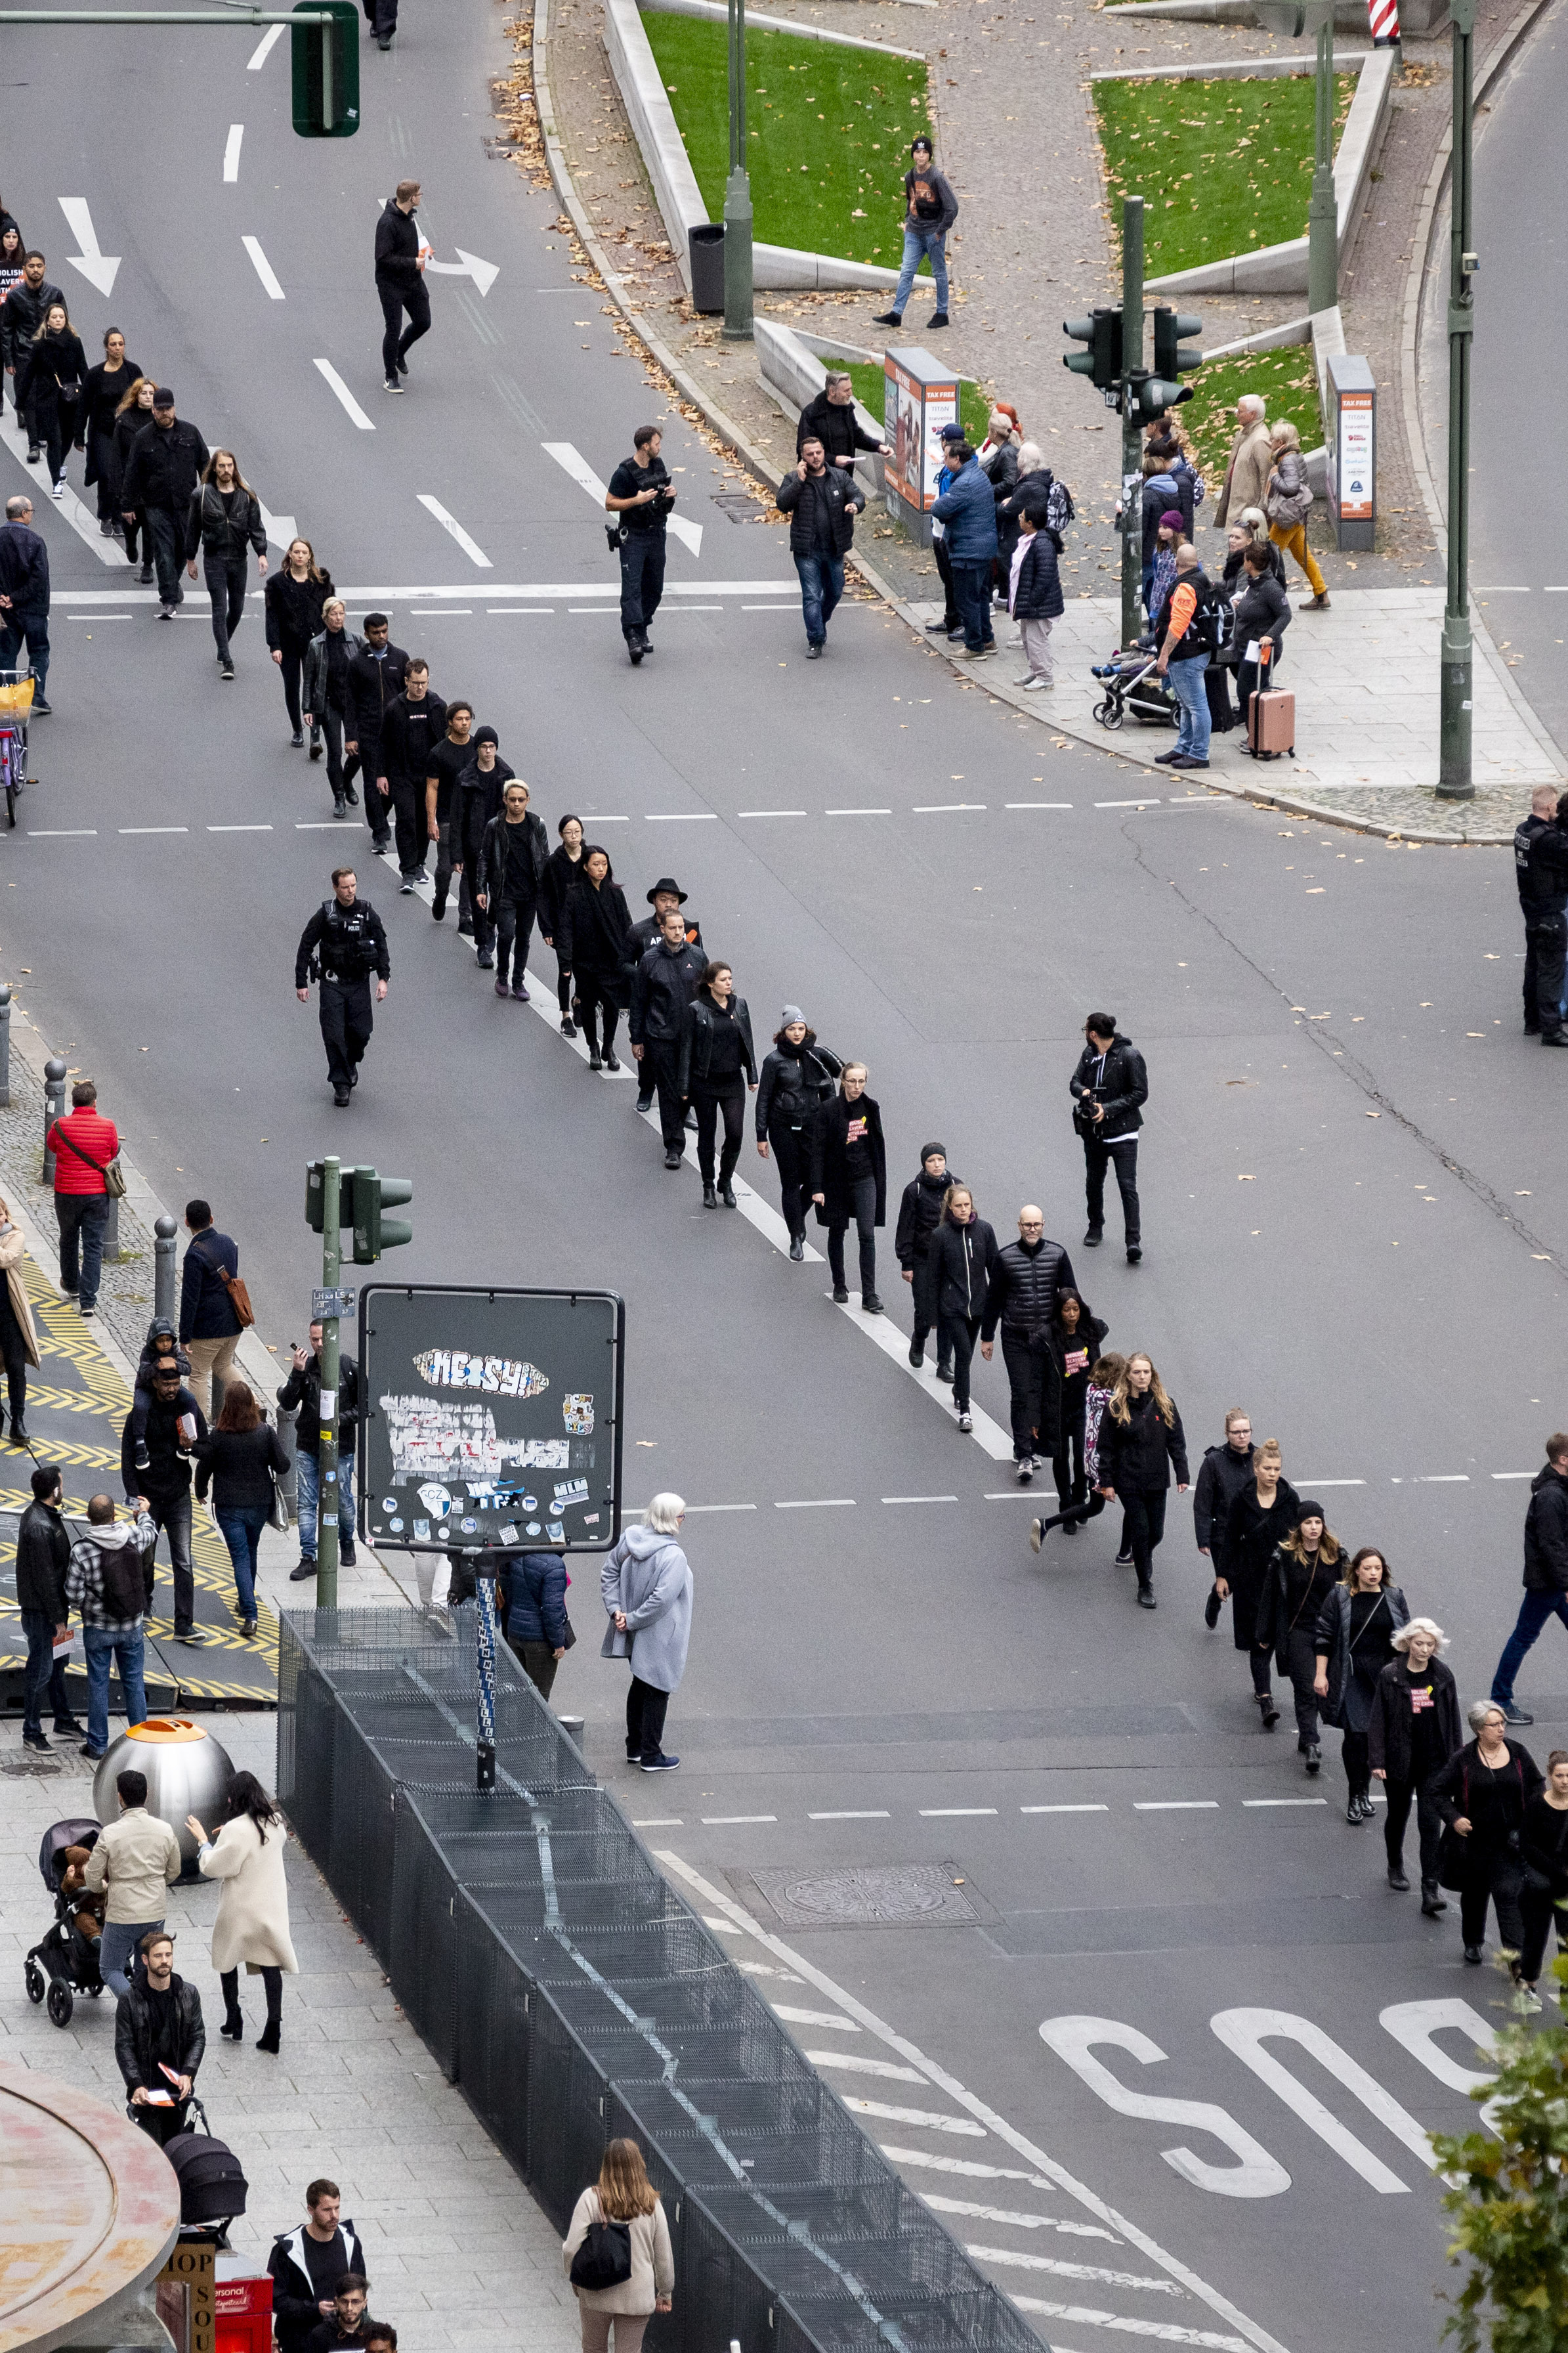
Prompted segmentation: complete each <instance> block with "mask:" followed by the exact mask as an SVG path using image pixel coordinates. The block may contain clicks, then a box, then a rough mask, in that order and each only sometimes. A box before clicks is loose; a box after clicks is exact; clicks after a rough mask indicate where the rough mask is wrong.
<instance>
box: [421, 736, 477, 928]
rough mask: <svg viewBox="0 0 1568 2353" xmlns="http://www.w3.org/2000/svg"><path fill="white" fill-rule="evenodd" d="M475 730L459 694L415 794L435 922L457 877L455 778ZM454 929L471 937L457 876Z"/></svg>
mask: <svg viewBox="0 0 1568 2353" xmlns="http://www.w3.org/2000/svg"><path fill="white" fill-rule="evenodd" d="M473 732H474V706H473V704H472V703H471V702H464V701H463V699H462V697H461V696H460V695H459V696H458V697H457V698H456V699H455V700H454V701H453V702H448V704H447V732H446V733H445V734H444V735H443V736H442V738H441V740H440V742H439V743H438V744H432V745H431V746H430V748H429V749H428V750H427V751H426V754H425V781H424V784H423V786H421V788H420V793H419V804H418V806H419V821H420V823H421V825H422V826H423V827H424V829H425V836H426V839H427V840H429V841H433V842H434V843H435V845H436V889H435V892H434V895H433V896H432V898H431V901H430V913H431V916H432V918H433V919H434V921H435V922H437V923H445V922H446V920H447V895H448V893H449V892H450V891H451V888H452V876H453V874H454V873H458V869H457V867H456V865H455V864H454V860H456V859H457V858H458V849H457V801H458V777H459V776H461V775H462V773H463V770H464V769H465V768H466V767H467V766H468V762H469V761H470V760H471V759H472V758H473V756H474V749H473V745H472V744H470V743H469V741H468V738H469V736H470V735H471V734H472V733H473ZM458 934H459V935H461V936H466V937H468V938H469V939H471V938H472V937H473V934H474V917H473V909H472V906H471V904H470V902H469V899H468V881H467V878H466V877H465V876H464V875H462V874H461V873H458Z"/></svg>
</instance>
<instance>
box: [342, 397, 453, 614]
mask: <svg viewBox="0 0 1568 2353" xmlns="http://www.w3.org/2000/svg"><path fill="white" fill-rule="evenodd" d="M316 366H317V368H318V369H319V370H320V372H321V375H324V376H325V377H326V380H327V382H328V383H329V384H330V385H331V388H332V390H333V392H334V393H335V394H336V396H337V397H338V399H339V400H340V401H341V402H342V406H343V407H344V409H345V410H346V412H347V414H348V417H349V420H350V422H351V423H352V424H354V425H357V426H358V427H359V429H360V431H361V432H362V433H374V431H375V427H374V423H373V422H372V420H371V419H370V418H369V417H367V416H366V415H365V413H364V411H363V408H362V407H361V406H360V405H359V403H358V401H357V400H356V399H355V398H354V396H353V393H352V392H351V391H350V390H349V388H348V386H347V385H346V384H345V383H344V382H343V380H342V376H341V375H339V374H338V372H337V370H336V368H335V367H334V366H333V365H332V364H331V360H318V361H317V362H316ZM370 593H371V592H370V591H369V590H367V589H363V588H359V589H354V588H351V589H350V590H349V591H348V595H349V596H351V597H352V598H353V602H354V603H355V604H356V605H357V604H359V603H360V602H361V601H362V600H363V598H364V597H365V596H368V595H369V594H370ZM401 593H402V596H403V598H404V599H405V600H406V599H407V598H408V597H410V596H431V595H435V596H439V595H440V594H441V593H442V592H441V590H439V589H435V590H431V589H420V588H405V589H404V590H403V591H402V592H401ZM447 593H448V594H449V593H450V592H449V591H448V592H447ZM397 594H398V592H397V591H395V590H394V589H390V588H389V589H387V590H386V591H385V592H384V596H385V601H386V602H387V603H388V604H389V605H390V604H391V603H393V602H394V600H395V596H397Z"/></svg>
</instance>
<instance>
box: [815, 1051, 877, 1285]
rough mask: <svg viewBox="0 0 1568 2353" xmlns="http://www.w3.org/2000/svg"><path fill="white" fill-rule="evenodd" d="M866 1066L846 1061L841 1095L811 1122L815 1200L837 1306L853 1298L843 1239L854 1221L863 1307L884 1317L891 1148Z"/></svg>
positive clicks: (838, 1094) (833, 1098) (838, 1093)
mask: <svg viewBox="0 0 1568 2353" xmlns="http://www.w3.org/2000/svg"><path fill="white" fill-rule="evenodd" d="M869 1077H870V1072H869V1071H868V1070H867V1068H866V1065H865V1063H864V1062H846V1063H845V1065H844V1069H843V1071H842V1073H841V1075H840V1077H839V1081H838V1092H837V1094H836V1095H834V1096H832V1097H830V1098H829V1100H828V1101H827V1102H826V1103H824V1104H823V1105H822V1106H821V1108H820V1109H819V1111H818V1112H817V1114H816V1119H815V1121H814V1122H813V1124H812V1130H811V1198H812V1199H813V1200H814V1201H815V1202H816V1222H817V1224H818V1225H819V1226H826V1228H827V1264H828V1270H829V1271H830V1272H831V1274H832V1276H833V1297H834V1301H835V1303H836V1304H837V1305H838V1306H840V1307H843V1306H846V1305H847V1303H848V1299H849V1290H848V1286H847V1283H846V1282H845V1279H844V1237H845V1235H846V1234H847V1231H848V1229H849V1227H850V1224H851V1222H853V1224H854V1227H855V1229H856V1232H857V1233H858V1236H859V1240H860V1304H861V1306H862V1307H863V1308H864V1310H865V1312H866V1314H868V1315H880V1314H881V1313H882V1303H881V1301H880V1300H879V1298H878V1296H877V1228H878V1227H879V1226H882V1225H886V1223H887V1221H888V1147H887V1144H886V1141H885V1140H884V1137H883V1134H882V1113H881V1107H880V1105H879V1103H874V1102H873V1101H872V1099H871V1097H870V1096H869V1095H868V1093H867V1092H866V1082H867V1080H868V1078H869Z"/></svg>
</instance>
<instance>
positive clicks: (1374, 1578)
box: [1301, 1504, 1410, 1822]
mask: <svg viewBox="0 0 1568 2353" xmlns="http://www.w3.org/2000/svg"><path fill="white" fill-rule="evenodd" d="M1301 1508H1302V1510H1303V1511H1305V1510H1306V1505H1305V1504H1303V1505H1302V1507H1301ZM1409 1623H1410V1611H1409V1609H1408V1607H1407V1606H1406V1603H1405V1596H1404V1594H1403V1593H1401V1591H1400V1590H1399V1588H1398V1586H1397V1585H1395V1583H1394V1577H1393V1574H1392V1572H1391V1570H1390V1568H1389V1566H1388V1563H1387V1561H1386V1560H1385V1559H1384V1556H1383V1555H1382V1553H1380V1552H1379V1551H1378V1550H1377V1549H1376V1548H1375V1546H1372V1545H1363V1546H1362V1548H1361V1550H1360V1552H1358V1553H1357V1555H1356V1556H1355V1558H1354V1559H1353V1560H1352V1563H1351V1565H1350V1567H1348V1568H1347V1569H1346V1571H1345V1574H1344V1581H1343V1583H1342V1584H1341V1585H1338V1586H1336V1587H1335V1588H1334V1590H1333V1592H1332V1593H1331V1595H1330V1597H1329V1599H1328V1601H1327V1603H1326V1604H1325V1606H1324V1608H1323V1610H1322V1612H1321V1616H1320V1618H1319V1620H1318V1629H1317V1635H1316V1648H1317V1671H1316V1674H1315V1676H1314V1679H1313V1683H1312V1688H1313V1690H1314V1691H1315V1692H1316V1693H1317V1694H1318V1696H1319V1698H1320V1699H1321V1701H1322V1703H1323V1717H1324V1721H1325V1722H1326V1723H1329V1724H1335V1725H1338V1726H1339V1728H1340V1730H1341V1731H1342V1733H1343V1734H1344V1747H1343V1750H1342V1759H1343V1763H1344V1768H1345V1780H1346V1782H1347V1784H1348V1786H1349V1790H1350V1795H1349V1797H1348V1799H1347V1800H1346V1803H1345V1820H1346V1821H1347V1822H1370V1821H1371V1820H1372V1798H1371V1794H1370V1791H1371V1779H1372V1763H1371V1754H1370V1749H1369V1745H1368V1729H1369V1726H1370V1725H1371V1723H1372V1711H1373V1700H1374V1697H1375V1694H1376V1692H1377V1684H1378V1678H1379V1676H1380V1675H1381V1674H1382V1672H1383V1671H1384V1667H1386V1666H1387V1665H1388V1664H1389V1663H1390V1662H1391V1661H1392V1659H1393V1657H1394V1635H1395V1634H1396V1633H1397V1632H1398V1631H1399V1629H1400V1628H1401V1627H1402V1626H1407V1625H1408V1624H1409Z"/></svg>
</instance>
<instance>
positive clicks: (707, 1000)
mask: <svg viewBox="0 0 1568 2353" xmlns="http://www.w3.org/2000/svg"><path fill="white" fill-rule="evenodd" d="M676 1083H677V1084H678V1085H679V1089H680V1092H681V1093H682V1094H683V1095H684V1096H685V1098H686V1100H687V1102H688V1103H690V1104H691V1105H692V1106H693V1107H694V1109H695V1111H696V1113H697V1166H698V1167H699V1168H700V1171H701V1174H702V1206H703V1208H705V1209H716V1208H718V1206H719V1203H720V1199H721V1198H722V1200H723V1203H724V1207H725V1208H727V1209H735V1208H739V1207H740V1203H739V1202H738V1201H737V1200H736V1198H735V1187H734V1185H733V1183H732V1182H731V1179H732V1178H733V1176H734V1174H735V1163H736V1161H737V1160H739V1158H740V1156H741V1137H742V1132H743V1130H744V1127H745V1122H746V1089H747V1087H748V1086H749V1087H751V1088H752V1090H753V1091H754V1090H755V1088H756V1084H757V1057H756V1053H755V1050H753V1048H752V1016H751V1011H750V1008H749V1007H748V1006H747V1004H746V1000H745V998H744V997H737V996H736V994H735V978H734V975H733V974H732V973H731V970H730V967H729V965H727V964H722V963H718V962H715V963H712V964H706V965H703V967H702V977H701V979H700V982H699V983H698V986H697V994H696V996H695V997H693V998H692V1000H691V1002H690V1004H689V1006H688V1007H687V1008H686V1014H685V1018H684V1020H683V1022H682V1024H681V1030H680V1062H679V1073H678V1077H677V1082H676ZM720 1113H723V1118H724V1147H723V1150H722V1151H721V1154H720V1155H719V1172H718V1184H717V1186H715V1184H714V1175H713V1146H714V1143H715V1140H716V1138H717V1136H718V1133H719V1116H720Z"/></svg>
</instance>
